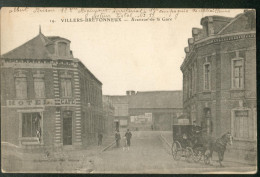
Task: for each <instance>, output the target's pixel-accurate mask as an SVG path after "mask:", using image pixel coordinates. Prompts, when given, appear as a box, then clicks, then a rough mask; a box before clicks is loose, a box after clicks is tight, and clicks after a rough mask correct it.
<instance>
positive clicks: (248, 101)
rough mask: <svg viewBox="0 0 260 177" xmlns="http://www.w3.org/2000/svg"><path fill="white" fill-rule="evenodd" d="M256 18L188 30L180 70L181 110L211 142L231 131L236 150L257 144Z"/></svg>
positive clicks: (210, 20)
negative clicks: (211, 139) (200, 128)
mask: <svg viewBox="0 0 260 177" xmlns="http://www.w3.org/2000/svg"><path fill="white" fill-rule="evenodd" d="M255 22H256V15H255V11H252V10H250V11H245V12H244V13H242V14H239V15H237V16H236V17H234V18H228V17H222V16H207V17H204V18H202V19H201V25H202V28H201V29H200V28H193V29H192V38H190V39H188V47H186V48H185V52H186V57H185V59H184V61H183V63H182V65H181V71H182V73H183V109H184V111H183V112H184V113H186V116H187V117H188V119H189V120H190V122H191V123H194V122H196V123H197V124H200V125H201V126H202V127H203V128H204V130H205V131H206V132H207V133H208V134H210V135H213V136H215V137H219V136H221V135H223V134H224V133H226V132H227V131H230V132H231V133H232V135H233V137H234V142H235V145H234V146H233V147H236V148H241V149H242V148H244V149H247V150H250V149H252V147H254V145H256V132H257V126H256V119H257V113H256V112H257V111H256V107H257V105H256V23H255Z"/></svg>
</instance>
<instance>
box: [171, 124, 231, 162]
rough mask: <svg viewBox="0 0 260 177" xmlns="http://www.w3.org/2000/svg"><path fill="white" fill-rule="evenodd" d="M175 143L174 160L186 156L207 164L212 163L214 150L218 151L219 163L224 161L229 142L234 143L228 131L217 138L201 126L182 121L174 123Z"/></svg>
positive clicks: (191, 159) (189, 159) (173, 146)
mask: <svg viewBox="0 0 260 177" xmlns="http://www.w3.org/2000/svg"><path fill="white" fill-rule="evenodd" d="M172 133H173V143H172V156H173V159H174V160H180V159H181V157H184V158H185V160H186V161H188V162H191V161H195V162H198V161H200V160H201V159H203V160H204V163H205V164H209V163H210V159H211V158H212V153H213V151H215V152H217V153H218V157H219V163H220V165H221V166H222V164H221V161H223V158H224V152H225V150H226V145H227V144H228V143H230V144H232V136H231V134H230V133H229V132H228V133H226V134H224V135H223V136H222V137H220V138H218V139H215V138H213V137H211V136H209V135H208V134H207V132H205V131H203V130H202V129H201V127H199V126H195V125H191V124H189V121H186V120H184V121H182V122H179V123H178V124H174V125H172Z"/></svg>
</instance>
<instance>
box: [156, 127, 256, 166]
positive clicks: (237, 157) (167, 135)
mask: <svg viewBox="0 0 260 177" xmlns="http://www.w3.org/2000/svg"><path fill="white" fill-rule="evenodd" d="M161 135H162V139H163V141H166V142H165V143H166V146H168V148H169V149H171V145H172V142H173V139H172V132H170V131H162V132H161ZM169 152H170V150H169ZM252 153H254V152H250V151H249V150H248V152H244V153H243V154H241V152H237V151H235V150H233V149H231V148H230V146H229V145H228V147H227V150H226V152H225V156H224V162H225V161H229V162H236V163H241V164H245V165H252V166H255V165H256V161H254V160H251V159H246V158H245V156H246V154H247V155H249V156H252ZM214 154H215V155H216V153H214ZM214 154H213V155H214ZM215 159H216V158H215Z"/></svg>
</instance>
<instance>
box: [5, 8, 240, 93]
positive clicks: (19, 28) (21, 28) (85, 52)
mask: <svg viewBox="0 0 260 177" xmlns="http://www.w3.org/2000/svg"><path fill="white" fill-rule="evenodd" d="M52 10H53V8H51V10H50V11H51V12H46V9H44V8H43V9H38V12H37V9H35V8H32V9H26V10H25V11H22V9H19V10H17V9H16V11H15V9H14V8H3V9H2V10H1V54H4V53H6V52H8V51H10V50H12V49H14V48H16V47H18V46H20V45H22V44H23V43H25V42H27V41H28V40H30V39H32V38H34V37H35V36H37V35H38V34H39V25H41V31H42V33H43V34H44V35H45V36H61V37H64V38H67V39H69V40H70V41H71V50H72V51H73V55H74V57H75V58H78V59H80V60H81V61H82V62H83V63H84V64H85V66H86V67H87V68H88V69H89V70H90V71H91V72H92V73H93V74H94V75H95V76H96V77H97V78H98V79H99V80H100V81H101V82H102V83H103V86H102V90H103V94H104V95H124V94H125V92H126V91H127V90H135V91H156V90H181V89H182V72H181V70H180V66H181V64H182V62H183V60H184V58H185V52H184V47H186V46H187V45H188V42H187V41H188V38H190V37H192V33H191V30H192V28H193V27H198V28H201V27H202V26H201V25H200V20H201V18H203V17H205V16H211V15H219V16H227V17H235V16H236V15H237V14H239V13H243V11H244V9H228V10H223V12H221V13H220V12H219V11H215V10H212V11H210V10H208V11H206V12H201V10H200V9H197V10H196V11H194V10H191V9H189V11H188V13H187V12H186V13H178V16H175V15H174V16H173V15H171V17H169V16H168V15H169V14H167V13H165V14H163V13H161V14H160V15H158V16H160V18H161V20H160V21H152V22H151V21H149V22H147V21H145V22H144V21H131V20H130V21H129V20H128V21H124V19H125V18H123V20H122V21H121V22H62V21H61V19H73V18H81V17H85V16H83V14H84V15H85V13H79V12H78V11H77V10H74V11H72V12H69V13H68V12H66V13H64V12H62V11H61V9H54V11H52ZM146 10H147V11H149V9H146ZM164 10H165V11H166V10H167V9H164ZM175 10H176V9H175ZM179 10H183V9H179ZM157 12H158V13H159V9H156V13H157ZM122 14H123V13H122ZM162 17H165V18H168V17H169V18H172V20H171V21H162ZM130 19H131V18H130ZM53 20H54V21H55V22H54V23H53Z"/></svg>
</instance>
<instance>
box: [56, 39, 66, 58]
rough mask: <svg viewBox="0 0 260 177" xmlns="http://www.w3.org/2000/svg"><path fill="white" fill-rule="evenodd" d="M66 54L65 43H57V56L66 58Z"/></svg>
mask: <svg viewBox="0 0 260 177" xmlns="http://www.w3.org/2000/svg"><path fill="white" fill-rule="evenodd" d="M66 53H67V43H65V42H59V43H58V54H59V56H66Z"/></svg>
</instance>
